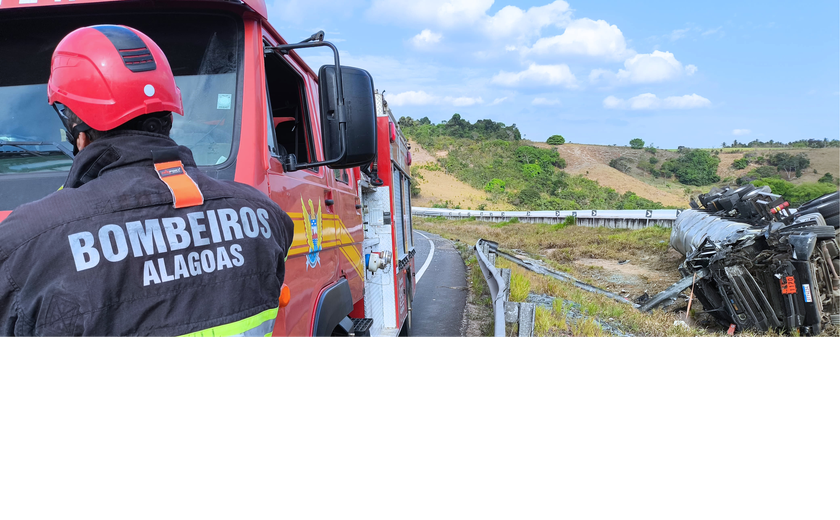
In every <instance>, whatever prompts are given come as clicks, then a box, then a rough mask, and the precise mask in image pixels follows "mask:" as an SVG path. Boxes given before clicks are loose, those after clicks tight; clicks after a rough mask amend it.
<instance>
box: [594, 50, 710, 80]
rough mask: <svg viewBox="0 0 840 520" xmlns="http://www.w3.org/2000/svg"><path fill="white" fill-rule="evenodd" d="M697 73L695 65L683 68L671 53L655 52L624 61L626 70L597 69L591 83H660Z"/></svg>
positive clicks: (637, 55)
mask: <svg viewBox="0 0 840 520" xmlns="http://www.w3.org/2000/svg"><path fill="white" fill-rule="evenodd" d="M695 72H697V67H696V66H695V65H688V66H685V67H683V64H682V63H680V62H679V61H677V59H676V58H675V57H674V55H673V54H672V53H670V52H662V51H653V52H652V53H650V54H636V55H635V56H633V57H632V58H629V59H627V60H625V61H624V68H623V69H620V70H619V71H618V72H612V71H609V70H604V69H595V70H593V71H592V72H590V73H589V81H590V82H592V83H597V82H599V81H601V80H605V81H607V82H609V83H617V84H628V83H659V82H662V81H672V80H675V79H678V78H680V77H681V76H682V75H683V74H686V75H688V76H691V75H692V74H694V73H695Z"/></svg>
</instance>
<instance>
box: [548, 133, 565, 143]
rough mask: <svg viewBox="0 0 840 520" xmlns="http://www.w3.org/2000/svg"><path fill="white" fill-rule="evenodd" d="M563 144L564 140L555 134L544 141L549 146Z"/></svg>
mask: <svg viewBox="0 0 840 520" xmlns="http://www.w3.org/2000/svg"><path fill="white" fill-rule="evenodd" d="M565 142H566V140H565V139H564V138H563V136H562V135H557V134H555V135H552V136H551V137H549V138H548V140H547V141H546V143H547V144H551V145H561V144H563V143H565Z"/></svg>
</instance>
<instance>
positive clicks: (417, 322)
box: [410, 231, 467, 337]
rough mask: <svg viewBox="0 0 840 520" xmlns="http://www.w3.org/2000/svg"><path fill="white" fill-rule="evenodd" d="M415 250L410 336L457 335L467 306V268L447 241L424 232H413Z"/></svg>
mask: <svg viewBox="0 0 840 520" xmlns="http://www.w3.org/2000/svg"><path fill="white" fill-rule="evenodd" d="M432 244H434V247H432ZM414 247H415V248H416V249H417V254H416V256H415V257H414V268H415V269H416V273H417V289H416V293H415V295H414V303H413V304H412V306H411V308H412V320H411V321H412V324H411V334H410V335H411V336H436V337H441V336H443V337H453V336H454V337H458V336H460V335H461V321H462V319H463V317H464V308H465V307H466V305H467V278H466V269H465V267H464V261H463V260H462V259H461V255H460V254H459V253H458V250H456V249H455V246H453V245H452V242H450V241H449V240H446V239H444V238H441V237H440V236H438V235H433V234H431V233H426V232H423V231H415V232H414ZM430 256H431V260H430V261H429V262H428V263H427V260H428V259H429V258H430Z"/></svg>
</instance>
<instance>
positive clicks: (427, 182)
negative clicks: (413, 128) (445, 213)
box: [411, 141, 514, 210]
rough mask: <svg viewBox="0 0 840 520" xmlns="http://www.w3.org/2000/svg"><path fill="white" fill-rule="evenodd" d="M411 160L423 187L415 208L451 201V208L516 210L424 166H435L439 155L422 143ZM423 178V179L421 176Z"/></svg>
mask: <svg viewBox="0 0 840 520" xmlns="http://www.w3.org/2000/svg"><path fill="white" fill-rule="evenodd" d="M445 154H446V152H438V157H444V156H445ZM411 158H412V162H413V163H414V166H412V170H414V169H415V167H416V168H417V170H419V173H420V175H418V176H416V177H417V181H418V183H419V185H420V196H419V197H413V198H412V201H411V203H412V205H413V206H415V207H421V208H431V207H432V206H433V205H434V204H444V203H446V202H447V201H449V207H455V206H459V205H460V206H461V208H462V209H478V206H479V204H484V206H485V208H486V209H489V210H512V209H514V208H513V206H511V205H510V204H506V203H493V202H491V201H489V200H487V193H485V192H483V191H481V190H477V189H475V188H473V187H472V186H470V185H469V184H466V183H464V182H461V181H459V180H458V179H456V178H455V177H454V176H452V175H449V174H447V173H444V172H443V171H440V170H429V169H426V168H424V167H423V165H433V164H436V163H435V156H434V155H432V154H431V153H429V152H428V151H426V150H424V149H423V147H421V146H420V145H419V144H417V143H415V142H413V141H412V142H411ZM421 176H422V177H421Z"/></svg>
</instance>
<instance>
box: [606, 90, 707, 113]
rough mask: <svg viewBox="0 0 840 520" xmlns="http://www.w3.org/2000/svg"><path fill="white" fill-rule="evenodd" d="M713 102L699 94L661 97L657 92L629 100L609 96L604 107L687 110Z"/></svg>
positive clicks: (614, 108) (613, 108)
mask: <svg viewBox="0 0 840 520" xmlns="http://www.w3.org/2000/svg"><path fill="white" fill-rule="evenodd" d="M711 104H712V102H711V101H709V100H708V99H706V98H704V97H702V96H698V95H697V94H691V95H685V96H670V97H666V98H664V99H660V98H659V97H657V96H656V94H651V93H647V94H640V95H638V96H635V97H632V98H630V99H627V100H624V99H619V98H617V97H615V96H607V97H606V98H605V99H604V101H603V106H604V108H608V109H612V110H687V109H691V108H703V107H708V106H710V105H711Z"/></svg>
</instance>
